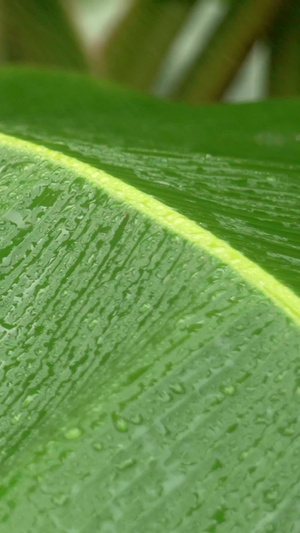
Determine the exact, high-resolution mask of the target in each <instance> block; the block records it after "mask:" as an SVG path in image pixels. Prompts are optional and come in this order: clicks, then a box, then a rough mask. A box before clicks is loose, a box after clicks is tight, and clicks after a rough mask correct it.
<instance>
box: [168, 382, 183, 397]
mask: <svg viewBox="0 0 300 533" xmlns="http://www.w3.org/2000/svg"><path fill="white" fill-rule="evenodd" d="M170 389H171V390H172V391H173V392H175V394H184V393H185V389H184V386H183V385H182V384H181V383H175V384H174V385H171V387H170Z"/></svg>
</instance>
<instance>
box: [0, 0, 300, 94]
mask: <svg viewBox="0 0 300 533" xmlns="http://www.w3.org/2000/svg"><path fill="white" fill-rule="evenodd" d="M213 8H214V9H215V13H217V14H218V16H211V17H210V18H209V17H207V13H208V12H209V11H213ZM1 9H2V17H1V20H2V27H1V29H2V32H1V34H2V43H1V44H2V51H1V52H2V53H1V59H2V62H4V63H6V62H18V63H26V64H40V65H46V66H49V65H51V66H56V67H60V68H64V69H65V68H68V69H72V70H87V71H89V72H91V73H93V74H94V75H96V76H100V77H102V78H108V79H111V80H113V81H116V82H118V83H120V84H123V85H126V86H128V87H131V88H134V89H138V90H141V91H145V92H153V91H154V89H155V87H156V85H157V80H158V79H160V76H161V75H162V76H164V74H165V72H166V70H167V68H168V66H167V65H168V58H169V57H170V54H172V51H173V56H172V61H173V64H175V67H176V61H177V59H178V64H179V63H180V54H179V53H178V46H177V45H178V42H179V40H180V39H181V41H180V42H181V46H183V44H182V42H183V40H184V39H182V35H183V33H185V40H186V41H187V40H188V39H190V38H191V35H189V30H187V28H190V27H192V25H193V34H194V37H193V39H194V41H195V44H194V48H193V53H191V54H190V57H188V59H186V60H185V63H184V64H183V66H182V68H180V69H179V68H178V69H177V70H178V72H179V71H180V72H179V74H178V73H177V76H175V78H176V79H175V78H174V80H172V79H171V82H170V83H169V87H168V89H167V91H165V92H166V93H167V95H168V96H169V97H172V98H176V99H180V100H184V101H188V102H192V103H196V104H197V103H200V102H210V101H216V100H220V99H222V98H224V95H226V91H227V90H228V88H230V87H231V86H232V84H233V82H234V80H235V79H236V76H237V75H238V74H239V72H240V71H241V69H242V67H243V65H244V63H245V61H246V60H247V57H249V54H250V52H251V50H253V49H254V47H255V45H256V44H257V43H263V44H264V48H265V50H266V56H267V57H268V58H269V60H268V61H267V62H266V64H265V66H264V70H265V71H267V72H266V78H267V93H268V94H269V95H272V96H273V95H274V96H295V95H297V94H299V91H300V31H299V29H300V3H299V0H50V1H49V2H45V1H44V0H2V4H1ZM205 17H207V21H206V18H205ZM190 33H192V31H190ZM92 34H93V35H92ZM201 34H202V35H201ZM204 34H205V35H204ZM91 35H92V37H91ZM203 35H204V38H203ZM176 46H177V48H176ZM174 50H175V52H174ZM177 56H178V57H177ZM175 70H176V69H175ZM171 78H172V77H171Z"/></svg>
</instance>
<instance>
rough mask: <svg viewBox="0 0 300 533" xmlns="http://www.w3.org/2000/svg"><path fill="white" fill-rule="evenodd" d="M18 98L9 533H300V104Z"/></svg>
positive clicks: (6, 216) (45, 85)
mask: <svg viewBox="0 0 300 533" xmlns="http://www.w3.org/2000/svg"><path fill="white" fill-rule="evenodd" d="M20 87H22V93H21V92H20ZM0 93H1V96H2V98H1V102H2V104H1V130H2V132H3V133H2V134H1V136H0V147H1V174H0V187H1V201H0V220H1V226H0V228H1V233H0V237H1V252H0V254H1V255H0V259H1V265H0V268H1V282H0V290H1V298H2V302H3V303H2V306H1V317H0V319H1V321H0V328H1V329H0V336H1V337H0V342H1V354H2V366H1V388H0V393H1V399H2V401H1V406H0V409H1V426H0V431H1V435H0V438H1V500H0V509H1V513H0V516H1V522H0V523H1V531H3V532H4V533H6V532H10V533H11V532H19V531H22V532H23V531H24V533H27V532H28V533H29V532H30V533H31V532H39V531H45V532H49V533H50V532H52V531H68V532H70V531H72V532H74V531H80V532H86V533H92V532H107V531H114V532H115V531H116V532H122V533H123V532H128V533H140V531H146V532H147V533H148V532H154V531H156V532H157V531H164V532H168V531H169V532H175V531H178V532H179V531H182V532H183V531H184V532H194V531H195V532H196V531H197V532H198V531H203V532H206V531H207V532H213V531H217V532H218V533H219V532H222V533H223V532H227V531H228V532H229V531H230V532H232V531H234V532H241V531H245V532H248V531H257V532H259V531H261V532H264V531H269V532H270V531H278V532H282V531H285V530H289V531H294V532H296V531H297V524H298V523H299V508H298V505H297V499H298V492H299V465H298V463H299V461H298V454H299V451H300V450H299V439H298V435H299V421H298V410H299V409H298V405H299V368H300V353H299V348H300V331H299V323H300V306H299V299H298V296H297V293H299V277H298V271H297V266H298V265H299V239H298V235H299V233H298V228H299V226H298V224H299V218H298V217H299V215H298V213H299V209H298V208H299V180H298V171H299V165H298V163H297V148H298V145H297V142H298V141H297V135H296V128H295V116H297V113H298V112H299V111H298V110H299V103H298V102H297V101H294V102H280V103H277V102H271V103H269V104H258V105H249V106H236V107H229V106H228V107H227V106H224V107H222V106H221V107H216V108H209V107H207V108H199V109H191V108H188V107H185V106H174V105H169V104H165V103H162V102H156V101H154V100H151V99H148V98H144V97H141V96H138V95H134V94H131V93H127V92H122V91H119V90H118V89H115V88H113V87H111V86H105V85H104V86H103V85H102V86H101V85H99V84H98V83H97V82H94V81H90V80H86V79H84V78H79V77H78V78H77V77H75V76H74V77H72V76H63V75H56V74H46V73H43V74H39V73H34V72H25V71H23V72H21V71H20V72H18V71H14V70H10V71H6V72H2V73H1V76H0ZM4 100H5V105H4V104H3V102H4ZM246 118H247V121H246ZM278 139H280V142H279V141H278ZM151 195H152V196H151ZM262 267H263V269H262Z"/></svg>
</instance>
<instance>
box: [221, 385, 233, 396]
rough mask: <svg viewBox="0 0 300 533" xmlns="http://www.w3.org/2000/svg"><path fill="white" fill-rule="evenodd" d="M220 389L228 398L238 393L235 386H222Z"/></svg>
mask: <svg viewBox="0 0 300 533" xmlns="http://www.w3.org/2000/svg"><path fill="white" fill-rule="evenodd" d="M220 389H221V391H222V392H223V394H225V395H226V396H233V395H234V393H235V392H236V388H235V387H234V385H222V386H221V387H220Z"/></svg>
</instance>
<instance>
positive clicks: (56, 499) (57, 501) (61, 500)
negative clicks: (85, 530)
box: [53, 494, 68, 505]
mask: <svg viewBox="0 0 300 533" xmlns="http://www.w3.org/2000/svg"><path fill="white" fill-rule="evenodd" d="M67 499H68V497H67V496H66V495H65V494H61V495H58V496H54V497H53V503H54V504H55V505H63V504H64V503H66V501H67Z"/></svg>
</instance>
